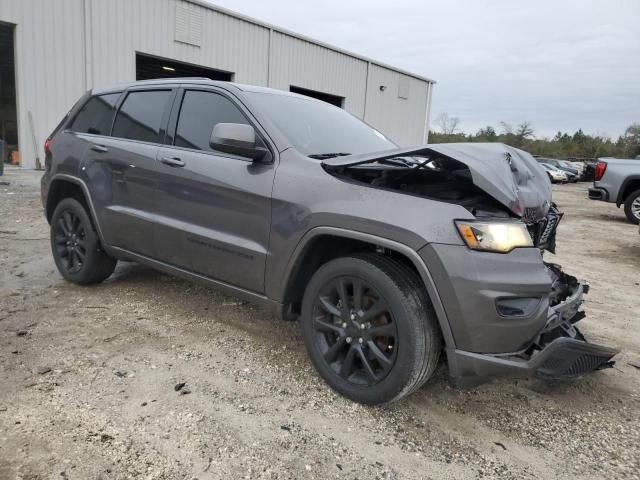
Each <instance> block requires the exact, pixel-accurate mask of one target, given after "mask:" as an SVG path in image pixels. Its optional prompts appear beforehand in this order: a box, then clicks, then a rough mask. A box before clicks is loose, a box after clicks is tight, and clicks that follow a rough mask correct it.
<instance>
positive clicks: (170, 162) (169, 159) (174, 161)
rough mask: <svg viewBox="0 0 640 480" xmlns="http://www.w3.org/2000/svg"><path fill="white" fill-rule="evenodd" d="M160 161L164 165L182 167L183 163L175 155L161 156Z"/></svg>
mask: <svg viewBox="0 0 640 480" xmlns="http://www.w3.org/2000/svg"><path fill="white" fill-rule="evenodd" d="M160 161H161V162H162V163H164V164H165V165H169V166H170V167H184V165H185V163H184V162H183V161H182V160H180V159H179V158H176V157H173V158H172V157H162V158H161V159H160Z"/></svg>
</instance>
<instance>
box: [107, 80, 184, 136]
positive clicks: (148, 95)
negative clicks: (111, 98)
mask: <svg viewBox="0 0 640 480" xmlns="http://www.w3.org/2000/svg"><path fill="white" fill-rule="evenodd" d="M170 96H171V91H170V90H148V91H140V92H131V93H129V95H127V98H126V99H125V101H124V103H123V104H122V107H120V110H119V111H118V115H116V123H115V124H114V126H113V136H114V137H120V138H130V139H132V140H142V141H144V142H158V143H159V142H160V140H161V139H160V127H161V126H162V116H163V114H164V111H165V108H166V106H167V102H168V101H169V97H170Z"/></svg>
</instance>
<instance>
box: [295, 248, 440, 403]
mask: <svg viewBox="0 0 640 480" xmlns="http://www.w3.org/2000/svg"><path fill="white" fill-rule="evenodd" d="M357 292H360V294H359V295H358V294H357ZM343 298H346V299H347V301H346V302H342V301H341V299H343ZM345 304H346V308H343V306H344V305H345ZM381 309H382V310H381ZM380 311H382V313H378V312H380ZM301 321H302V331H303V336H304V342H305V346H306V348H307V352H308V354H309V357H310V358H311V361H312V363H313V364H314V366H315V367H316V369H317V370H318V372H319V373H320V375H321V376H322V377H323V378H324V380H325V381H326V382H327V383H328V384H329V385H330V386H331V387H332V388H333V389H334V390H336V391H337V392H339V393H341V394H342V395H344V396H345V397H347V398H350V399H351V400H354V401H356V402H359V403H364V404H380V403H388V402H392V401H395V400H398V399H400V398H402V397H404V396H405V395H408V394H410V393H412V392H414V391H415V390H416V389H418V388H419V387H420V386H422V385H423V384H424V383H425V382H426V381H427V380H428V379H429V377H430V376H431V375H432V374H433V372H434V370H435V369H436V366H437V364H438V358H439V356H440V331H439V328H438V325H437V319H436V315H435V312H434V310H433V306H432V305H431V301H430V300H429V298H428V295H427V293H426V291H425V289H424V286H423V284H422V281H421V280H420V278H419V277H418V276H417V275H416V274H415V272H414V271H412V270H411V269H409V268H407V267H406V266H405V265H403V264H402V263H401V262H399V261H397V260H393V259H391V258H389V257H385V256H382V255H377V254H360V255H354V256H350V257H341V258H338V259H335V260H332V261H330V262H328V263H326V264H324V265H323V266H321V267H320V268H319V269H318V270H317V271H316V272H315V274H314V275H313V277H312V278H311V280H310V281H309V284H308V285H307V287H306V291H305V294H304V298H303V301H302V315H301ZM361 339H362V341H361ZM349 358H351V359H352V360H351V362H349V361H348V359H349ZM347 365H349V367H347Z"/></svg>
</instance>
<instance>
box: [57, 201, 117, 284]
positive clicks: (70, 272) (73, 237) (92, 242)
mask: <svg viewBox="0 0 640 480" xmlns="http://www.w3.org/2000/svg"><path fill="white" fill-rule="evenodd" d="M51 252H52V253H53V259H54V260H55V262H56V266H57V267H58V271H59V272H60V274H61V275H62V276H63V277H64V278H65V279H66V280H67V281H69V282H72V283H77V284H78V285H89V284H92V283H100V282H102V281H103V280H105V279H106V278H107V277H109V275H111V274H112V273H113V270H114V269H115V268H116V263H117V260H115V259H114V258H111V257H110V256H109V255H107V254H106V253H105V252H104V250H103V249H102V247H101V245H100V240H99V238H98V234H97V233H96V231H95V229H94V227H93V223H92V222H91V219H90V218H89V214H88V213H87V211H86V210H85V208H84V207H83V206H82V204H81V203H80V202H78V201H77V200H75V199H73V198H65V199H64V200H62V201H61V202H60V203H59V204H58V205H57V206H56V209H55V210H54V212H53V215H52V216H51Z"/></svg>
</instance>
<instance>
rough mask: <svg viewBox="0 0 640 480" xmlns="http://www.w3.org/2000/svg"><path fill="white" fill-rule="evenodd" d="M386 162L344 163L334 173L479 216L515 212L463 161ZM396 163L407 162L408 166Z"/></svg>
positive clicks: (418, 160)
mask: <svg viewBox="0 0 640 480" xmlns="http://www.w3.org/2000/svg"><path fill="white" fill-rule="evenodd" d="M387 162H388V163H389V164H382V165H380V164H366V165H359V166H354V167H345V168H341V169H339V170H338V171H336V174H335V175H336V176H337V177H339V178H343V179H351V180H355V181H357V182H360V183H365V184H368V185H371V186H373V187H377V188H382V189H387V190H396V191H401V192H406V193H409V194H413V195H417V196H420V197H424V198H430V199H433V200H440V201H443V202H449V203H455V204H458V205H461V206H463V207H465V208H466V209H467V210H469V211H470V212H471V213H472V214H473V215H474V216H476V217H479V218H483V217H501V218H509V217H510V216H512V215H511V213H510V212H509V210H507V209H506V208H505V207H504V206H502V205H500V204H499V203H498V202H497V201H495V200H494V199H493V198H492V197H491V196H489V195H487V194H486V193H485V192H483V191H482V190H480V189H479V188H478V187H476V186H475V185H474V183H473V179H472V178H471V172H470V171H469V169H468V168H467V167H466V166H465V165H463V164H460V163H458V164H457V165H456V164H452V162H447V163H439V162H437V160H431V159H424V158H416V159H392V160H388V161H387ZM425 162H426V163H425ZM393 163H404V164H405V166H402V165H397V166H396V165H393ZM423 165H424V166H423Z"/></svg>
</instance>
